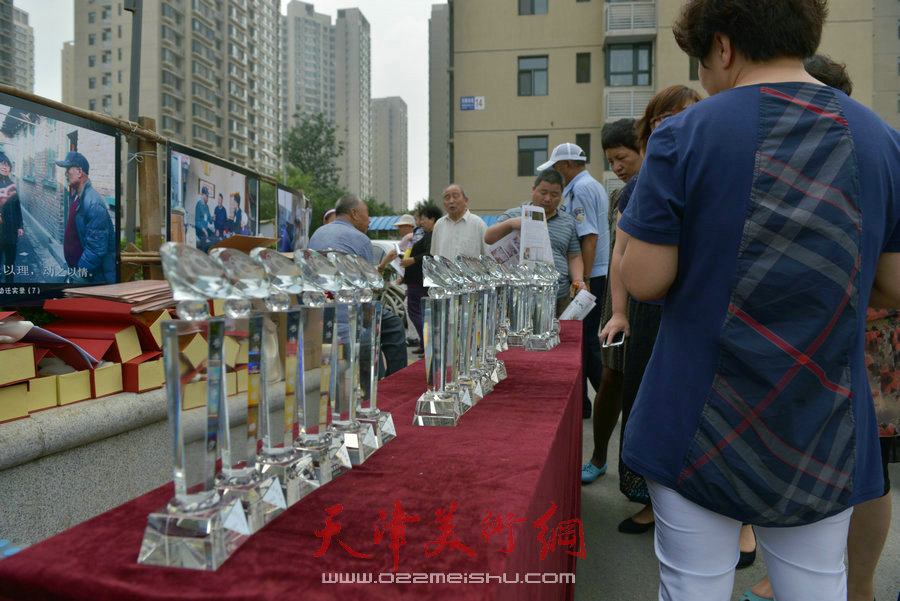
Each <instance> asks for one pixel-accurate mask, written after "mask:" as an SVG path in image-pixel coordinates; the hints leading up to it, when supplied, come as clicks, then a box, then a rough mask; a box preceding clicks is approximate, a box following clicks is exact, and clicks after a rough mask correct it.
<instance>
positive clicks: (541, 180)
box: [484, 169, 585, 316]
mask: <svg viewBox="0 0 900 601" xmlns="http://www.w3.org/2000/svg"><path fill="white" fill-rule="evenodd" d="M562 190H563V176H562V174H560V172H559V171H557V170H556V169H547V170H545V171H541V172H540V173H539V174H538V176H537V179H536V180H534V185H533V186H532V187H531V203H530V204H532V205H534V206H536V207H541V208H542V209H544V216H545V217H546V218H547V230H548V232H549V234H550V247H551V249H552V250H553V264H554V266H555V267H556V270H557V271H558V272H559V281H558V282H557V285H556V315H557V316H559V314H560V313H562V312H563V310H564V309H565V308H566V306H567V305H568V304H569V301H570V300H571V295H570V294H569V291H570V290H573V289H575V288H578V289H582V288H585V284H584V276H583V273H584V264H583V263H582V261H581V247H580V246H579V244H578V234H577V233H576V232H575V219H574V218H573V217H572V216H571V215H568V214H566V213H560V212H559V211H557V208H558V207H559V203H560V201H561V200H562ZM523 206H525V205H520V206H518V207H514V208H512V209H510V210H508V211H506V212H505V213H503V214H502V215H500V217H499V218H498V219H497V223H495V224H494V225H492V226H491V227H489V228H488V229H487V231H486V232H485V234H484V241H485V242H486V243H487V244H494V243H495V242H498V241H499V240H500V239H501V238H503V236H506V235H507V234H509V233H510V232H511V231H513V230H520V229H522V207H523Z"/></svg>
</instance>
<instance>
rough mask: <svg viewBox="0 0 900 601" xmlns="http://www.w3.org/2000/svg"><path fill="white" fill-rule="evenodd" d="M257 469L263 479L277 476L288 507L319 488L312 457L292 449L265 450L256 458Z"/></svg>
mask: <svg viewBox="0 0 900 601" xmlns="http://www.w3.org/2000/svg"><path fill="white" fill-rule="evenodd" d="M256 469H257V470H259V473H260V474H262V475H263V477H265V476H275V477H276V478H277V479H278V482H279V483H281V491H282V492H283V493H284V501H285V504H286V505H287V507H290V506H291V505H293V504H294V503H296V502H297V501H299V500H300V499H302V498H303V497H305V496H306V495H308V494H309V493H311V492H312V491H314V490H316V489H317V488H319V481H318V480H317V479H316V470H315V468H314V467H313V460H312V457H311V456H310V455H305V454H300V453H298V452H296V451H295V450H294V449H293V448H290V447H289V448H286V449H280V448H279V449H263V450H262V452H261V453H259V454H258V455H257V456H256Z"/></svg>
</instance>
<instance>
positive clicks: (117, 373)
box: [91, 363, 122, 399]
mask: <svg viewBox="0 0 900 601" xmlns="http://www.w3.org/2000/svg"><path fill="white" fill-rule="evenodd" d="M117 392H122V364H121V363H110V364H109V365H104V366H103V367H97V368H95V369H92V370H91V397H92V398H95V399H99V398H100V397H104V396H109V395H111V394H116V393H117Z"/></svg>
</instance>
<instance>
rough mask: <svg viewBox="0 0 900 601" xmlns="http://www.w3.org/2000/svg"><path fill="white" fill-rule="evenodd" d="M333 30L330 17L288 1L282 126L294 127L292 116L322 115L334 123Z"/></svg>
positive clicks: (284, 30) (313, 8)
mask: <svg viewBox="0 0 900 601" xmlns="http://www.w3.org/2000/svg"><path fill="white" fill-rule="evenodd" d="M335 35H336V32H335V28H334V26H333V25H332V24H331V17H330V16H328V15H323V14H320V13H317V12H315V7H314V6H313V5H312V4H308V3H306V2H300V1H299V0H291V2H290V3H289V4H288V5H287V15H286V16H284V17H282V36H281V40H282V41H281V44H282V49H283V50H282V53H283V54H282V82H283V89H284V91H283V94H282V95H283V102H284V105H283V108H282V114H283V116H282V122H283V123H284V124H285V126H286V127H290V126H293V125H296V124H297V122H298V120H297V119H295V118H294V115H298V114H299V115H303V114H315V113H322V114H323V115H325V118H326V119H327V120H328V121H331V122H332V123H334V121H335V114H336V110H337V107H336V98H335V94H336V93H335V48H334V45H335Z"/></svg>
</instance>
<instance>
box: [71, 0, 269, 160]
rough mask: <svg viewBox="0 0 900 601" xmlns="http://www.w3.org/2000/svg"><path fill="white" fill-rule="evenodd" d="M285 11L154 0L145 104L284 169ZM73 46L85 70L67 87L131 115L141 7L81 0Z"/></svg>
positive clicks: (223, 1)
mask: <svg viewBox="0 0 900 601" xmlns="http://www.w3.org/2000/svg"><path fill="white" fill-rule="evenodd" d="M279 17H280V10H279V3H278V0H255V1H249V0H159V1H158V2H144V3H143V31H142V34H141V81H140V114H141V115H146V116H150V117H153V118H155V120H156V127H157V129H158V130H159V131H160V132H161V133H162V134H163V135H164V136H166V137H168V138H170V139H172V140H175V141H178V142H181V143H184V144H186V145H188V146H191V147H194V148H196V149H198V150H202V151H204V152H207V153H210V154H212V155H215V156H219V157H222V158H224V159H227V160H229V161H232V162H235V163H237V164H240V165H244V166H247V167H249V168H251V169H254V170H258V171H261V172H264V173H275V172H277V171H278V169H279V167H280V160H279V153H278V144H279V121H280V118H281V107H282V102H281V99H280V92H279V90H280V86H279V71H278V54H279V48H280V43H279V34H280V31H279V23H280V20H279ZM73 50H74V51H73V53H72V54H73V55H74V56H73V59H72V61H73V63H74V71H75V73H78V74H79V75H78V76H77V77H73V78H72V79H71V80H70V81H68V82H67V81H66V78H65V75H64V79H63V97H64V98H66V97H69V98H72V99H73V102H72V104H74V105H75V106H79V107H82V108H86V109H90V110H95V111H99V112H103V113H106V114H109V115H115V116H118V117H123V118H127V116H128V95H129V79H130V64H131V63H130V61H131V14H130V13H129V12H127V11H125V10H124V7H123V2H122V0H75V40H74V49H73ZM65 57H66V51H65V49H64V51H63V60H64V65H63V67H64V69H63V71H64V72H65V70H66V69H65V67H66V65H65ZM66 86H69V87H70V89H68V90H67V89H66Z"/></svg>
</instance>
